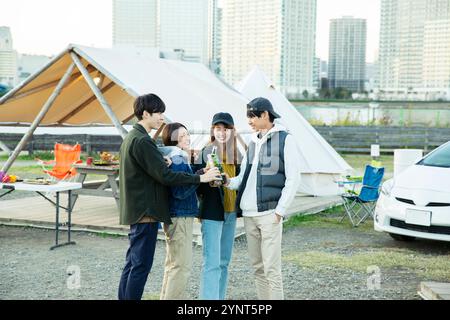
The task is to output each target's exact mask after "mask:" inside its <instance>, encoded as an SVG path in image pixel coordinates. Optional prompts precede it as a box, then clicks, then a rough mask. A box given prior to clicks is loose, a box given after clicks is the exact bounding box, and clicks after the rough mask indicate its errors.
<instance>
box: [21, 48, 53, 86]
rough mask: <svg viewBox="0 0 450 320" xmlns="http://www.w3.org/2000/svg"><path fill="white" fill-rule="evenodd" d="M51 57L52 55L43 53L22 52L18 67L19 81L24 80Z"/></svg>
mask: <svg viewBox="0 0 450 320" xmlns="http://www.w3.org/2000/svg"><path fill="white" fill-rule="evenodd" d="M50 59H51V58H50V57H47V56H43V55H33V54H20V55H19V59H18V68H17V73H18V74H17V76H18V81H19V82H22V81H24V80H25V79H26V78H28V77H29V76H30V75H31V74H33V73H35V72H36V71H38V70H39V69H41V68H42V67H44V66H45V64H47V63H48V62H49V61H50Z"/></svg>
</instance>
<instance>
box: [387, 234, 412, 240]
mask: <svg viewBox="0 0 450 320" xmlns="http://www.w3.org/2000/svg"><path fill="white" fill-rule="evenodd" d="M389 235H390V236H391V237H392V238H393V239H394V240H397V241H414V240H415V239H416V237H411V236H404V235H402V234H395V233H389Z"/></svg>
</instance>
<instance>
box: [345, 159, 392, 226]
mask: <svg viewBox="0 0 450 320" xmlns="http://www.w3.org/2000/svg"><path fill="white" fill-rule="evenodd" d="M383 176H384V168H376V167H372V166H370V165H368V166H366V170H365V173H364V177H363V179H362V187H361V191H360V192H359V193H356V194H355V192H349V193H345V194H343V195H342V200H343V201H344V208H345V213H344V215H343V216H342V219H341V221H342V220H344V218H345V217H346V216H348V217H349V219H350V222H351V223H352V225H353V226H354V227H357V226H359V225H360V224H361V223H362V222H364V221H365V220H366V219H367V217H369V216H373V212H374V210H375V205H376V202H377V200H378V197H379V196H380V185H381V180H383ZM355 183H358V182H357V181H356V182H355Z"/></svg>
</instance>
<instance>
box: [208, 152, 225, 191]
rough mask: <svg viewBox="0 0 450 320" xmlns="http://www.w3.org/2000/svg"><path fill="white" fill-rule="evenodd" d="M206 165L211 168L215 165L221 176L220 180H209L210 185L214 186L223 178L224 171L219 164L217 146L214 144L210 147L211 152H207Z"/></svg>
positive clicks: (222, 180)
mask: <svg viewBox="0 0 450 320" xmlns="http://www.w3.org/2000/svg"><path fill="white" fill-rule="evenodd" d="M208 166H209V167H211V168H212V167H216V168H217V169H219V171H220V174H221V178H222V179H221V180H218V181H212V182H210V185H211V186H214V187H217V186H219V185H221V184H222V183H223V182H224V180H225V179H224V171H223V167H222V165H221V164H220V161H219V157H218V156H217V147H216V146H214V147H213V148H212V151H211V153H210V154H208Z"/></svg>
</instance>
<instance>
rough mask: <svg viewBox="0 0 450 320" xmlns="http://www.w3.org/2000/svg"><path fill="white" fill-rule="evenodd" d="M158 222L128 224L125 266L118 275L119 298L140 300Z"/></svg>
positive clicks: (149, 267) (151, 260) (150, 264)
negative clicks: (127, 246)
mask: <svg viewBox="0 0 450 320" xmlns="http://www.w3.org/2000/svg"><path fill="white" fill-rule="evenodd" d="M157 235H158V223H156V222H155V223H137V224H132V225H131V226H130V233H129V234H128V239H129V241H130V247H129V248H128V251H127V256H126V262H125V268H124V269H123V272H122V276H121V277H120V284H119V300H140V299H141V298H142V293H143V292H144V287H145V283H146V282H147V277H148V274H149V272H150V270H151V268H152V264H153V256H154V255H155V247H156V236H157Z"/></svg>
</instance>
